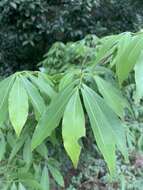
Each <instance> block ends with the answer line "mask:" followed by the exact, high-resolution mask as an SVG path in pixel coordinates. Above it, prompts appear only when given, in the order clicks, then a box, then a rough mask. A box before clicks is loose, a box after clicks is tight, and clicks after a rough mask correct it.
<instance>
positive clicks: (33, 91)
mask: <svg viewBox="0 0 143 190" xmlns="http://www.w3.org/2000/svg"><path fill="white" fill-rule="evenodd" d="M21 78H22V81H23V84H24V87H25V89H26V91H27V93H28V96H29V98H30V101H31V103H32V105H33V107H34V110H35V114H36V116H37V117H36V119H38V118H39V117H40V116H41V115H42V113H43V112H44V110H45V103H44V100H43V98H42V97H41V95H40V93H39V91H38V90H37V88H36V87H35V86H34V85H33V84H32V83H31V82H30V81H29V80H28V79H27V78H25V77H23V76H22V77H21Z"/></svg>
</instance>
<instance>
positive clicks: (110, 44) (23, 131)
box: [0, 32, 143, 189]
mask: <svg viewBox="0 0 143 190" xmlns="http://www.w3.org/2000/svg"><path fill="white" fill-rule="evenodd" d="M142 37H143V34H142V33H136V34H131V33H129V32H127V33H123V34H119V35H112V36H107V37H104V38H101V39H99V38H93V40H94V47H91V48H90V47H88V48H86V46H87V43H85V41H84V40H82V41H81V42H78V43H77V44H76V45H77V46H76V45H75V46H76V47H78V48H80V49H79V51H76V52H79V53H80V56H81V55H82V61H81V62H80V63H79V65H78V66H76V65H75V66H74V67H73V66H72V67H70V65H69V66H68V69H66V71H64V70H65V69H63V70H62V71H64V72H58V71H57V72H56V73H55V71H54V73H55V74H53V75H51V76H50V75H48V74H47V73H43V72H39V71H35V72H31V71H23V72H17V73H15V74H13V75H11V76H10V77H8V78H6V79H4V80H2V81H1V82H0V99H1V103H0V124H1V126H2V131H3V130H4V125H5V124H6V123H8V122H9V121H10V123H11V125H12V127H13V129H14V130H15V132H16V135H17V137H18V140H17V143H16V144H15V145H16V148H15V149H14V150H12V153H11V154H10V158H9V160H10V161H11V160H12V159H13V158H14V157H15V155H16V154H17V152H18V151H19V150H20V149H21V148H22V147H23V145H24V148H23V151H24V153H23V156H24V157H23V159H24V160H25V161H26V164H29V163H31V157H32V154H33V153H32V152H36V151H37V150H38V152H39V153H40V154H41V155H42V157H44V158H45V156H46V155H47V154H48V153H47V149H46V143H47V139H48V138H49V137H51V136H52V135H53V132H54V131H55V129H56V128H57V127H60V126H61V134H62V139H63V145H64V148H65V150H66V152H67V154H68V156H69V157H70V159H71V160H72V163H73V165H74V167H75V168H76V167H77V165H78V161H79V157H80V153H81V149H82V146H83V144H82V138H84V137H85V136H86V129H87V127H88V125H89V126H90V127H91V130H92V131H93V135H94V137H95V140H96V144H97V147H98V149H99V151H100V152H101V153H102V155H103V157H104V160H105V161H106V163H107V166H108V168H109V171H110V174H111V175H112V176H113V175H114V174H115V168H116V154H115V153H116V149H118V150H119V151H120V152H121V153H122V155H123V157H124V158H125V160H126V161H127V162H128V150H127V145H126V133H127V131H128V130H127V126H126V125H125V122H124V116H125V114H126V112H125V111H126V110H127V112H128V113H130V114H132V110H131V108H130V105H129V103H128V101H127V99H126V98H125V97H124V95H123V94H122V92H121V88H122V86H123V85H125V84H126V83H127V82H128V81H127V79H128V76H129V74H130V72H131V71H133V69H134V71H135V81H136V90H137V97H138V100H140V99H141V98H142V96H143V90H142V89H143V88H140V85H141V86H142V72H141V70H142V68H143V63H142V57H143V55H142V54H143V53H142V49H143V39H142ZM82 45H83V46H84V48H81V47H82ZM72 47H74V45H72ZM64 48H65V47H64ZM78 48H77V49H78ZM77 49H76V50H77ZM83 50H84V55H83V54H82V51H83ZM72 51H73V50H72ZM89 52H90V53H91V54H92V56H90V57H89V55H90V53H89ZM68 54H70V50H69V51H68ZM48 56H50V54H48ZM63 56H64V55H63ZM80 56H79V57H80ZM46 59H47V58H46ZM51 60H52V58H51ZM56 61H57V63H58V60H56ZM60 61H61V60H60ZM87 63H88V64H87ZM67 64H69V61H68V62H67ZM65 68H66V67H65ZM33 120H34V122H33ZM30 121H32V122H30ZM11 134H12V133H11ZM1 135H2V139H3V140H2V142H3V145H4V146H5V140H4V139H5V137H4V136H3V132H1ZM7 135H9V133H8V134H7ZM12 135H13V134H12ZM8 137H9V138H8V139H9V140H8V141H9V142H10V141H12V140H11V139H13V138H11V137H10V136H8ZM19 141H20V142H19ZM11 145H12V143H11ZM41 149H43V150H41ZM43 151H44V153H43ZM0 152H1V154H0V156H1V159H2V158H3V156H4V154H5V151H4V150H3V149H1V151H0ZM25 152H26V153H25ZM25 155H27V156H26V157H25ZM29 160H30V161H29ZM46 162H47V164H46V166H45V167H44V168H43V172H42V176H45V177H43V178H42V179H43V180H44V179H46V178H48V177H47V176H48V171H50V172H52V171H53V170H54V171H55V172H52V175H53V176H54V178H55V180H57V176H58V179H59V178H60V180H57V181H58V184H60V185H62V186H63V185H64V183H63V178H62V177H61V175H60V173H59V171H58V169H57V168H58V167H57V166H56V167H53V168H54V169H53V170H52V169H51V165H50V164H49V159H48V158H47V159H46ZM29 168H30V167H28V169H29ZM55 168H56V169H55ZM59 176H60V177H59ZM32 180H33V177H32ZM59 181H60V182H59ZM22 183H23V181H22ZM22 183H21V181H20V183H19V186H20V187H22ZM45 183H48V182H46V180H45V181H44V182H41V184H45ZM34 184H35V183H34ZM38 184H39V183H38ZM41 184H40V185H39V189H40V188H41V189H42V188H43V189H44V187H46V185H45V186H44V185H43V186H42V187H41ZM13 186H15V184H13ZM32 188H34V186H33V187H32Z"/></svg>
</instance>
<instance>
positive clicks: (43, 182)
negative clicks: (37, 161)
mask: <svg viewBox="0 0 143 190" xmlns="http://www.w3.org/2000/svg"><path fill="white" fill-rule="evenodd" d="M41 186H42V188H43V190H49V189H50V182H49V172H48V169H47V167H46V166H45V167H44V168H43V171H42V176H41Z"/></svg>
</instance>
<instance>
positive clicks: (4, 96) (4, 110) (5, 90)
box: [0, 75, 15, 125]
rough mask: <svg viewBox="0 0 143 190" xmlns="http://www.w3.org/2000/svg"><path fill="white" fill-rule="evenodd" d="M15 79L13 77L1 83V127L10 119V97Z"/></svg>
mask: <svg viewBox="0 0 143 190" xmlns="http://www.w3.org/2000/svg"><path fill="white" fill-rule="evenodd" d="M14 79H15V77H14V76H13V75H12V76H10V77H8V78H6V79H4V80H3V81H1V82H0V100H1V101H0V125H2V124H3V122H4V121H5V120H6V118H7V117H8V96H9V91H10V89H11V87H12V84H13V82H14Z"/></svg>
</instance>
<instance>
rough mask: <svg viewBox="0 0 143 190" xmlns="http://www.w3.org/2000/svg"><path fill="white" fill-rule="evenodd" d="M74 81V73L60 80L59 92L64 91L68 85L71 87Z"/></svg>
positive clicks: (69, 73)
mask: <svg viewBox="0 0 143 190" xmlns="http://www.w3.org/2000/svg"><path fill="white" fill-rule="evenodd" d="M73 79H74V72H68V73H67V74H65V75H64V76H63V78H62V79H61V80H60V84H59V90H63V89H64V88H65V87H66V86H67V85H69V84H70V83H71V82H72V81H73Z"/></svg>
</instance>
